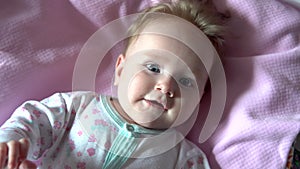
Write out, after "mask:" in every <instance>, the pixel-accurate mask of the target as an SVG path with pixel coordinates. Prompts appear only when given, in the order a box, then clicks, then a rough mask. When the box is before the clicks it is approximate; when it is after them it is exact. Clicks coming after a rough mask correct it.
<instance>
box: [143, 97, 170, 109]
mask: <svg viewBox="0 0 300 169" xmlns="http://www.w3.org/2000/svg"><path fill="white" fill-rule="evenodd" d="M145 101H146V102H147V103H148V104H150V105H151V106H154V107H157V108H159V109H162V110H166V109H165V108H164V106H163V105H162V104H160V103H158V102H156V101H152V100H146V99H145Z"/></svg>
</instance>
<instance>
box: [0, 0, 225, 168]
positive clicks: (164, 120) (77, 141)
mask: <svg viewBox="0 0 300 169" xmlns="http://www.w3.org/2000/svg"><path fill="white" fill-rule="evenodd" d="M207 8H208V7H207V6H205V4H202V3H201V4H200V3H193V2H189V1H177V2H170V3H160V4H157V5H156V6H153V7H150V8H148V9H146V10H144V11H143V13H142V14H141V16H140V17H139V18H138V19H137V20H136V21H135V22H134V24H133V25H132V26H131V27H130V30H129V34H130V37H129V39H128V43H127V47H126V50H125V52H124V53H123V54H120V55H119V57H118V58H117V61H116V66H115V79H114V85H116V86H117V98H113V97H111V96H104V95H99V94H97V93H94V92H70V93H57V94H54V95H52V96H51V97H49V98H47V99H44V100H42V101H40V102H37V101H28V102H25V103H24V104H23V105H21V106H20V107H19V108H18V109H17V110H16V111H15V112H14V113H13V115H12V116H11V118H10V119H9V120H8V121H6V122H5V124H4V125H3V126H2V127H1V130H0V142H1V143H0V150H1V151H0V167H1V168H3V167H5V166H8V167H9V168H22V167H24V168H35V167H36V165H35V163H33V162H31V161H29V160H37V159H39V160H40V162H39V163H38V166H37V167H38V168H65V169H66V168H109V169H118V168H163V169H167V168H170V169H174V168H176V169H177V168H202V169H208V168H209V164H208V160H207V158H206V156H205V154H204V153H203V152H202V151H201V150H200V149H199V148H198V147H197V146H196V145H194V144H192V143H191V142H189V141H188V140H186V139H185V138H184V136H183V135H182V134H181V133H180V132H178V131H177V130H176V129H177V127H182V126H183V128H185V127H186V125H187V124H189V123H188V122H189V120H190V119H189V118H190V117H191V115H192V114H193V113H197V112H198V110H197V108H198V104H199V102H200V99H201V97H202V95H203V93H204V88H205V84H206V82H207V80H208V75H207V73H206V69H208V71H209V68H211V65H207V63H210V62H206V61H203V57H213V56H211V55H212V54H214V47H213V46H212V45H211V44H214V46H215V47H216V48H218V47H219V46H220V44H221V41H222V38H221V35H222V27H221V26H220V25H219V22H218V21H217V19H216V17H214V16H213V15H214V14H213V13H212V12H210V11H209V10H207ZM195 26H196V27H197V29H196V30H197V31H199V32H197V31H194V30H195V28H196V27H195ZM200 30H201V31H200ZM194 37H196V38H194ZM198 37H200V38H198ZM208 39H210V41H209V40H208ZM189 43H192V44H195V43H196V44H198V45H199V48H197V50H194V49H193V50H192V49H191V48H190V47H189ZM197 51H201V56H199V55H198V53H199V52H197ZM189 125H191V124H189Z"/></svg>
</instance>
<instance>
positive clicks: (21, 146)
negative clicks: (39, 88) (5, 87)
mask: <svg viewBox="0 0 300 169" xmlns="http://www.w3.org/2000/svg"><path fill="white" fill-rule="evenodd" d="M63 96H64V97H63ZM65 97H67V95H65V94H55V95H53V96H51V97H49V98H47V99H44V100H43V101H41V102H37V101H28V102H25V103H24V104H23V105H21V106H20V107H19V108H18V109H16V111H15V112H14V113H13V115H12V116H11V118H10V119H9V120H7V121H6V122H5V123H4V124H3V126H1V128H0V151H1V154H0V159H1V161H0V163H1V165H3V163H5V160H7V157H8V163H10V162H12V163H13V164H15V162H16V161H17V159H18V156H20V157H19V158H21V159H22V158H26V157H27V158H28V159H29V160H36V159H38V158H40V157H41V155H42V154H43V153H44V152H45V151H46V150H47V149H49V148H50V147H51V146H53V145H54V144H59V142H60V138H62V136H63V135H64V134H65V132H66V129H67V126H68V122H70V121H71V120H70V117H71V113H70V112H69V111H68V110H69V109H70V107H71V106H70V105H67V104H66V100H65ZM71 123H72V122H71ZM23 138H27V141H25V143H24V141H23V140H24V139H23ZM26 142H28V143H29V144H28V145H27V143H26ZM29 145H30V147H29ZM27 154H28V156H27ZM3 161H4V162H3ZM24 162H25V163H24V165H25V164H28V162H29V161H27V160H25V161H24ZM22 165H23V164H22Z"/></svg>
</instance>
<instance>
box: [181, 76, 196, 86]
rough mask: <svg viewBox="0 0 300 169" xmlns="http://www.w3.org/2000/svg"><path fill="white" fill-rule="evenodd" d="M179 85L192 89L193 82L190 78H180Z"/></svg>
mask: <svg viewBox="0 0 300 169" xmlns="http://www.w3.org/2000/svg"><path fill="white" fill-rule="evenodd" d="M179 83H180V84H182V85H184V86H186V87H192V86H193V80H192V79H190V78H181V79H179Z"/></svg>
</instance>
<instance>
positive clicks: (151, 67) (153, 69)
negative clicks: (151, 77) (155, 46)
mask: <svg viewBox="0 0 300 169" xmlns="http://www.w3.org/2000/svg"><path fill="white" fill-rule="evenodd" d="M146 68H147V69H148V70H149V71H151V72H154V73H160V67H159V65H157V64H154V63H148V64H146Z"/></svg>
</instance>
